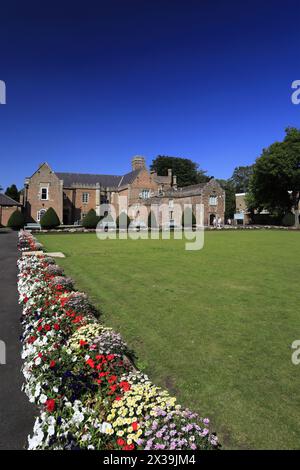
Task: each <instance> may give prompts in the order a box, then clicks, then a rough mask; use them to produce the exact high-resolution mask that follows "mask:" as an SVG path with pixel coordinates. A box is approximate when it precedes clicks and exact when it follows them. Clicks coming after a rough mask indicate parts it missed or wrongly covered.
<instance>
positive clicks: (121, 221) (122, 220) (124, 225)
mask: <svg viewBox="0 0 300 470" xmlns="http://www.w3.org/2000/svg"><path fill="white" fill-rule="evenodd" d="M130 222H131V220H130V218H129V216H128V215H127V214H126V212H122V213H121V214H120V215H118V217H117V221H116V224H117V228H118V229H128V227H129V225H130Z"/></svg>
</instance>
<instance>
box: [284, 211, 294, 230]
mask: <svg viewBox="0 0 300 470" xmlns="http://www.w3.org/2000/svg"><path fill="white" fill-rule="evenodd" d="M282 225H285V226H286V227H292V226H293V225H295V214H293V213H292V212H287V213H286V214H285V215H284V216H283V218H282Z"/></svg>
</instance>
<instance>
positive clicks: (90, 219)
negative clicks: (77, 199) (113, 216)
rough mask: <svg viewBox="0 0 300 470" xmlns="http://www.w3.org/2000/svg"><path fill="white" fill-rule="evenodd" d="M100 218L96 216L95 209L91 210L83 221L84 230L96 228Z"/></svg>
mask: <svg viewBox="0 0 300 470" xmlns="http://www.w3.org/2000/svg"><path fill="white" fill-rule="evenodd" d="M99 221H100V217H99V216H98V215H97V214H96V212H95V210H94V209H90V210H89V211H88V213H87V214H86V216H85V217H84V219H83V221H82V225H83V227H84V228H96V227H97V224H98V222H99Z"/></svg>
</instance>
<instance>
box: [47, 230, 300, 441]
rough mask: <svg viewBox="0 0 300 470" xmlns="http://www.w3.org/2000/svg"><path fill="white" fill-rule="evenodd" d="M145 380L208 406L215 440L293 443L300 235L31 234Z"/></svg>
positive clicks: (198, 406)
mask: <svg viewBox="0 0 300 470" xmlns="http://www.w3.org/2000/svg"><path fill="white" fill-rule="evenodd" d="M38 238H39V240H40V241H41V242H42V243H43V244H44V245H45V247H46V249H47V250H48V251H62V252H64V253H65V254H66V256H67V257H66V259H62V260H59V263H60V264H61V265H62V266H63V267H65V270H66V273H67V274H69V275H70V276H71V277H73V279H74V280H75V281H76V286H77V288H78V289H81V290H83V291H85V292H87V293H88V294H89V295H90V297H91V299H92V300H93V301H94V303H95V304H96V305H97V306H98V307H99V308H100V309H101V311H102V312H103V319H104V321H105V323H107V324H108V325H110V326H113V327H114V328H115V329H116V330H118V331H120V332H121V333H122V335H123V337H124V338H125V339H126V340H127V342H128V343H129V345H130V346H131V347H133V348H134V349H135V350H136V352H137V354H138V357H139V362H138V365H139V367H141V368H142V369H143V370H144V371H145V372H146V373H148V374H149V375H150V378H151V379H152V381H154V382H155V383H157V384H158V385H161V386H163V387H166V388H167V389H168V390H169V391H170V392H171V393H173V394H175V395H176V396H177V397H178V400H179V402H180V403H182V404H183V405H186V406H188V407H190V408H191V409H193V410H195V411H198V412H199V413H200V414H201V415H202V416H204V415H205V416H209V417H210V418H211V420H212V423H213V428H214V430H215V431H216V432H217V433H218V435H219V437H220V440H221V442H222V444H223V447H224V448H234V449H247V448H251V449H253V448H257V449H262V448H300V365H299V366H295V365H293V364H292V362H291V352H292V350H291V344H292V342H293V341H294V340H295V339H300V311H299V266H300V233H299V232H298V233H297V232H287V231H284V232H280V231H251V232H250V231H235V232H224V231H222V232H206V233H205V246H204V249H203V250H201V251H185V250H184V241H181V240H160V241H156V240H138V241H133V240H105V241H100V240H98V239H97V238H96V236H95V235H94V234H80V235H79V234H77V235H76V234H70V235H69V234H68V235H65V234H62V235H40V236H39V237H38Z"/></svg>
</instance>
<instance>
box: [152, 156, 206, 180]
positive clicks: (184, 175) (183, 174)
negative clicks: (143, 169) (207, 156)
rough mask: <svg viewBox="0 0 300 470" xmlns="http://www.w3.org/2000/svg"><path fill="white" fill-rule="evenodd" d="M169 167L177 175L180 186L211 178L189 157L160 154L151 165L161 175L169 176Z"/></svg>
mask: <svg viewBox="0 0 300 470" xmlns="http://www.w3.org/2000/svg"><path fill="white" fill-rule="evenodd" d="M169 168H170V169H172V173H173V175H176V176H177V184H178V186H188V185H190V184H198V183H202V182H206V181H209V180H210V178H209V177H208V176H207V175H206V174H205V173H206V172H205V171H203V170H201V169H199V168H198V164H197V163H195V162H193V161H192V160H189V159H188V158H180V157H168V156H164V155H158V156H157V157H156V158H155V159H154V160H153V161H152V164H151V166H150V169H151V170H152V171H156V173H157V174H158V175H160V176H167V175H168V169H169Z"/></svg>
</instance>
